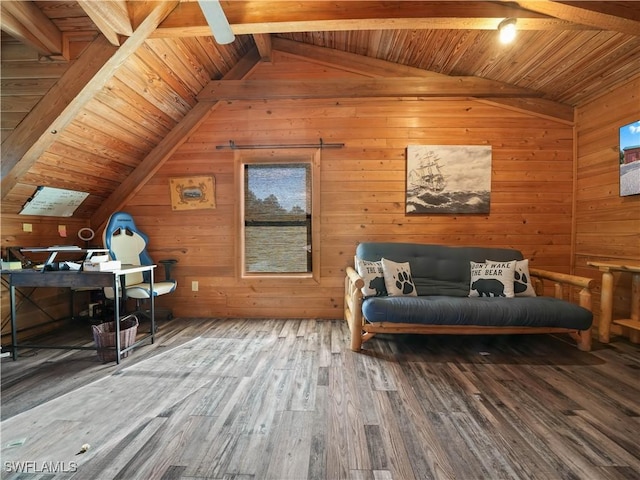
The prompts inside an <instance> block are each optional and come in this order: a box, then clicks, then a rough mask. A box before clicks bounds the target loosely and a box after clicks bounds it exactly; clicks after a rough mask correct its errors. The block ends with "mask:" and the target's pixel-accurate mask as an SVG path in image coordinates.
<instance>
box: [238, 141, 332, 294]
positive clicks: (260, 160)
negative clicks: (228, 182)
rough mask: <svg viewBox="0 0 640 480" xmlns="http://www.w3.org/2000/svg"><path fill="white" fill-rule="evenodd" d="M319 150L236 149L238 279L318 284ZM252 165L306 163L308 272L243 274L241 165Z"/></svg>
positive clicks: (244, 262) (243, 231)
mask: <svg viewBox="0 0 640 480" xmlns="http://www.w3.org/2000/svg"><path fill="white" fill-rule="evenodd" d="M320 153H321V152H320V149H319V148H318V149H298V148H294V149H269V150H236V152H235V163H236V169H235V171H236V185H237V187H238V190H237V191H238V192H239V195H238V201H237V202H236V205H237V214H236V218H237V219H238V229H237V232H238V233H237V234H238V239H239V242H238V245H239V249H240V250H239V252H238V255H236V258H237V259H238V272H239V277H240V278H241V279H249V280H252V279H270V278H271V279H278V280H286V279H292V280H295V281H303V282H306V281H310V282H313V283H320ZM256 164H273V165H287V164H308V165H310V167H311V168H310V172H311V182H310V185H311V272H299V273H297V272H282V273H279V272H247V269H246V261H245V254H246V245H245V178H244V172H245V165H256Z"/></svg>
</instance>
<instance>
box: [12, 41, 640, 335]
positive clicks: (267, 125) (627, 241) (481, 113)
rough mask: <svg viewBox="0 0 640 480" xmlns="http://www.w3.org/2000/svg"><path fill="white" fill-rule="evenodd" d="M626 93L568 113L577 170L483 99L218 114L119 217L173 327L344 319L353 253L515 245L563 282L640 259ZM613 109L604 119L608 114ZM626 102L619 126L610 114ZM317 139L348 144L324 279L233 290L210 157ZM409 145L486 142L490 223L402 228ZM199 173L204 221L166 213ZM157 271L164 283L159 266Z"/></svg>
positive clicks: (231, 260)
mask: <svg viewBox="0 0 640 480" xmlns="http://www.w3.org/2000/svg"><path fill="white" fill-rule="evenodd" d="M292 72H297V73H292ZM252 75H253V78H291V77H292V76H294V75H295V76H297V77H299V78H318V77H322V76H333V77H336V76H347V75H350V74H349V73H347V72H344V71H339V70H334V69H331V68H329V67H328V66H326V65H319V64H315V63H309V62H304V61H302V60H300V59H298V58H296V57H293V56H288V55H285V54H282V53H279V52H274V55H273V63H264V64H261V65H259V66H258V67H257V68H256V70H255V71H254V72H253V74H252ZM634 89H635V90H634ZM637 91H638V83H637V81H636V82H635V83H632V84H630V85H629V86H628V88H627V89H626V90H624V91H622V92H612V93H611V94H610V95H608V96H606V97H603V98H602V99H601V100H598V101H596V102H594V103H593V104H592V105H587V106H584V107H583V108H581V109H579V110H578V129H577V139H578V148H577V152H578V155H579V162H578V168H577V171H575V170H574V162H573V158H574V147H575V145H574V135H575V132H574V128H573V126H572V125H568V124H566V123H563V122H561V121H555V120H553V119H548V118H541V117H538V116H535V115H532V114H529V113H526V112H523V111H517V110H514V109H508V108H505V107H501V106H498V105H493V104H490V103H487V102H480V101H473V100H468V99H444V98H443V99H415V98H402V99H400V98H389V99H372V100H367V99H358V100H353V99H333V100H278V101H267V102H262V101H255V102H248V101H233V102H225V103H224V104H223V105H220V106H219V107H218V108H217V109H216V110H215V111H214V112H213V114H212V116H211V117H210V118H209V119H208V120H207V121H206V122H205V123H204V124H203V125H202V126H201V127H200V129H199V130H198V131H197V132H196V133H195V134H193V135H192V136H191V137H190V138H189V139H188V140H187V141H186V142H185V143H184V144H183V145H182V146H181V147H180V148H179V149H178V150H177V151H176V153H175V154H174V155H173V156H172V157H171V158H170V159H169V160H168V161H167V162H166V163H165V164H164V165H163V166H162V168H161V169H160V170H159V171H158V172H157V174H156V175H155V176H154V177H153V178H152V180H151V181H149V182H148V183H147V184H146V185H145V186H144V187H143V188H142V189H141V191H140V192H139V193H138V194H137V195H136V196H135V197H134V198H133V199H132V200H131V201H129V202H128V204H127V205H126V206H125V208H124V210H126V211H128V212H130V213H131V214H133V215H134V217H135V218H136V222H137V223H138V225H139V226H140V227H141V228H142V229H144V230H145V231H146V232H147V233H148V234H149V236H150V238H151V244H150V251H151V254H152V255H153V257H154V258H155V259H156V260H160V259H163V258H176V259H177V260H178V262H179V263H178V264H177V265H176V266H175V267H174V271H173V272H174V277H175V278H176V279H177V280H178V289H177V291H176V292H175V293H174V294H172V295H170V296H165V297H161V298H160V299H159V302H158V305H159V306H167V307H170V308H172V309H173V312H174V315H175V316H178V317H180V316H182V317H250V318H253V317H255V318H258V317H280V318H302V317H305V318H342V296H343V292H342V289H343V278H344V269H345V267H346V266H347V265H350V264H352V262H353V254H354V251H355V247H356V245H357V244H358V242H361V241H365V240H374V241H409V242H413V241H417V242H428V243H438V244H450V245H493V246H504V247H514V248H519V249H521V250H522V251H523V253H524V255H525V256H526V257H529V258H530V259H531V260H532V265H533V266H536V267H539V268H548V269H552V270H556V271H560V272H570V271H571V270H572V268H573V267H572V265H573V264H574V263H575V270H576V271H577V273H580V274H589V275H593V276H594V277H596V276H597V273H596V272H594V271H593V269H591V268H588V267H586V266H585V265H586V261H587V259H589V258H607V259H610V258H636V259H637V258H638V257H637V250H636V253H635V256H634V253H633V252H634V251H633V241H634V239H635V241H636V245H637V238H638V237H637V233H638V227H637V222H634V219H633V214H632V213H628V212H631V211H632V209H633V208H634V207H636V214H637V207H638V201H639V200H640V197H627V198H626V199H620V198H619V197H618V196H617V183H616V182H617V177H616V174H615V172H616V171H617V170H615V169H614V166H613V163H614V162H612V163H611V164H609V163H606V162H608V160H607V159H606V158H605V157H606V156H611V158H614V157H615V152H614V150H615V148H614V147H616V146H617V127H618V126H619V125H620V124H622V123H625V121H626V120H628V121H631V120H633V119H634V118H633V117H637V115H636V114H634V112H633V111H632V110H633V108H632V107H633V105H634V100H633V99H634V98H635V102H636V105H637V93H634V92H637ZM634 95H636V96H635V97H634ZM610 104H615V106H614V107H611V108H609V106H608V105H610ZM623 105H626V107H625V108H627V109H628V110H629V111H628V112H627V113H623V112H622V111H621V108H622V106H623ZM614 112H617V113H614ZM636 113H637V110H636ZM605 132H607V133H606V134H605ZM614 133H615V135H614ZM319 138H322V139H323V141H325V142H337V143H344V144H345V147H344V148H342V149H325V150H323V151H322V157H321V244H320V249H321V250H320V255H321V278H320V282H319V283H314V282H299V281H283V280H275V279H274V280H268V279H262V280H253V281H251V280H243V279H241V278H239V275H238V272H237V255H238V251H237V245H238V238H237V231H238V225H237V207H238V204H237V199H238V191H239V188H238V185H236V184H235V166H234V152H233V151H231V150H229V149H218V148H216V147H217V146H220V145H228V144H229V140H233V141H235V142H236V143H237V144H274V143H282V144H299V143H317V142H318V140H319ZM409 144H448V145H465V144H474V145H491V146H492V149H493V163H492V194H491V213H490V214H489V215H406V214H405V213H404V199H405V193H404V191H405V162H406V160H405V149H406V146H407V145H409ZM598 145H599V146H598ZM599 151H604V152H605V154H606V155H601V154H600V153H598V152H599ZM603 162H605V163H603ZM576 173H577V175H578V181H577V184H575V186H576V187H577V195H576V198H577V200H578V203H577V205H576V217H575V219H576V224H575V226H576V232H577V234H576V235H575V240H576V243H575V254H574V251H573V250H574V246H573V244H572V238H573V237H572V235H573V231H572V222H573V220H574V219H573V216H572V211H573V208H574V205H573V198H574V197H573V194H574V180H573V179H574V175H576ZM200 175H211V176H213V177H215V182H216V202H217V206H216V208H215V209H206V210H192V211H173V210H172V208H171V200H170V192H169V179H170V178H173V177H185V176H200ZM619 206H629V209H625V210H621V209H620V208H618V207H619ZM636 218H637V217H636ZM36 220H37V218H35V217H34V218H33V220H31V221H32V223H34V232H35V233H37V238H38V242H37V243H39V244H41V245H47V244H54V243H66V242H65V241H62V240H61V239H60V238H59V237H58V236H57V225H58V224H59V223H62V222H60V221H59V220H60V219H53V220H51V219H41V227H40V226H38V223H37V222H36ZM22 221H24V220H23V218H21V217H19V216H13V217H11V216H8V217H7V216H5V217H3V218H2V229H3V231H2V240H3V245H7V244H13V245H16V244H17V245H20V244H22V245H31V244H34V242H35V238H36V236H35V235H29V236H24V235H23V234H22V233H21V228H20V227H21V222H22ZM603 222H604V223H605V225H602V223H603ZM64 223H66V224H67V225H69V235H70V238H69V239H68V241H69V243H78V242H77V241H74V239H73V238H71V237H72V236H74V235H75V234H76V233H77V230H78V229H79V228H82V227H84V226H86V222H80V221H72V220H67V219H65V220H64ZM40 228H42V229H44V230H42V231H41V230H40ZM45 232H46V233H45ZM611 233H615V234H616V235H614V236H613V237H612V236H611ZM158 274H159V275H160V276H162V270H161V268H160V269H159V272H158ZM192 281H198V282H199V291H197V292H194V291H191V282H192ZM5 298H6V296H5V297H3V311H2V315H3V325H5V324H6V313H7V308H6V305H7V304H6V303H5V301H4V300H5ZM621 300H622V299H621Z"/></svg>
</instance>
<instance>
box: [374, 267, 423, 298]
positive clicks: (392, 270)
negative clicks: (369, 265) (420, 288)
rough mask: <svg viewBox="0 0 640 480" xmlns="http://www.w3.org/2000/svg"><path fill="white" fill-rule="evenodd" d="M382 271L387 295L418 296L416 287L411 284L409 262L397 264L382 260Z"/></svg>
mask: <svg viewBox="0 0 640 480" xmlns="http://www.w3.org/2000/svg"><path fill="white" fill-rule="evenodd" d="M382 270H383V272H384V284H385V286H386V287H387V294H389V295H390V296H410V297H417V296H418V292H416V286H415V285H414V284H413V277H412V276H411V266H410V265H409V262H406V263H398V262H393V261H391V260H387V259H386V258H383V259H382Z"/></svg>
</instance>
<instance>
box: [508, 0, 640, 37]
mask: <svg viewBox="0 0 640 480" xmlns="http://www.w3.org/2000/svg"><path fill="white" fill-rule="evenodd" d="M517 3H518V5H519V6H520V7H522V8H525V9H527V10H530V11H532V12H536V13H542V14H544V15H549V16H551V17H555V18H558V19H560V20H567V21H570V22H574V23H578V24H581V25H585V26H588V27H593V28H597V29H600V30H610V31H612V32H620V33H626V34H628V35H634V36H638V35H640V19H638V18H637V17H638V15H639V12H638V11H637V10H630V9H624V8H622V7H620V6H618V5H616V2H559V1H550V0H519V1H518V2H517ZM634 14H635V18H633V15H634ZM518 28H520V21H518Z"/></svg>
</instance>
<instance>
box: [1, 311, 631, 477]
mask: <svg viewBox="0 0 640 480" xmlns="http://www.w3.org/2000/svg"><path fill="white" fill-rule="evenodd" d="M78 332H80V334H81V335H83V336H82V337H80V338H82V341H85V340H86V339H87V338H90V334H89V333H87V332H89V330H88V328H87V327H86V326H84V327H83V328H82V329H80V330H73V331H70V332H69V333H68V336H69V337H70V338H71V337H74V338H77V335H78ZM347 333H348V332H347V328H346V325H345V324H344V323H343V322H342V321H313V320H302V321H295V320H288V321H284V320H216V319H204V320H203V319H174V320H171V321H168V322H164V323H162V324H161V326H160V331H159V334H158V337H157V339H156V342H155V344H154V345H146V346H142V347H140V348H138V349H136V350H135V351H134V353H133V354H132V355H131V356H130V357H129V358H127V359H125V360H124V361H123V362H122V363H121V364H120V365H119V366H117V365H115V364H114V363H110V364H102V363H100V362H99V361H98V359H97V356H96V354H95V352H90V351H57V350H37V351H30V352H29V351H26V350H25V351H24V352H23V355H21V357H20V358H19V359H18V361H15V362H14V361H12V360H11V359H8V358H4V359H3V360H2V424H1V427H2V479H18V478H20V479H45V478H46V479H59V478H73V479H82V480H85V479H98V480H103V479H104V480H106V479H127V480H128V479H136V478H139V479H196V478H197V479H296V480H297V479H331V480H333V479H343V478H345V479H346V478H352V479H369V480H386V479H399V480H411V479H430V478H438V479H454V478H455V479H461V480H472V479H492V480H493V479H589V480H592V479H638V478H640V348H639V347H638V346H637V345H633V344H630V343H628V342H626V341H625V340H623V339H617V338H614V340H613V342H612V343H611V344H608V345H602V344H599V343H597V342H596V343H595V345H594V349H593V351H592V352H589V353H585V352H580V351H578V350H577V349H576V348H575V346H573V345H572V344H571V343H570V342H569V341H565V339H564V338H563V337H552V336H548V335H540V336H501V337H474V336H459V337H458V336H429V337H427V336H395V337H382V336H378V337H376V338H374V339H372V340H371V341H369V342H367V343H366V344H365V350H364V351H363V352H362V353H360V354H358V353H353V352H351V351H350V350H349V349H348V344H349V341H348V334H347ZM85 334H86V338H85V337H84V335H85ZM57 340H58V341H65V342H66V343H68V342H69V341H70V339H69V338H66V339H61V338H58V339H57ZM49 341H53V340H49ZM83 444H89V445H90V448H89V450H87V451H86V452H85V453H79V451H80V450H81V448H82V445H83Z"/></svg>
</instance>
